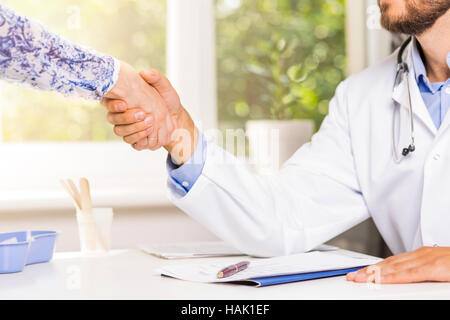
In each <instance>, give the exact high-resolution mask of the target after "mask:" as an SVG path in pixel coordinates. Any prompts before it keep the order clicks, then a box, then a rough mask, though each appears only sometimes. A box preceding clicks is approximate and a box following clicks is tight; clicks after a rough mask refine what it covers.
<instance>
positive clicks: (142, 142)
mask: <svg viewBox="0 0 450 320" xmlns="http://www.w3.org/2000/svg"><path fill="white" fill-rule="evenodd" d="M140 75H141V77H142V79H144V80H145V81H146V82H147V83H148V85H151V86H152V87H153V88H155V89H156V91H157V92H158V94H159V95H160V96H161V98H162V99H163V101H164V102H165V105H166V106H167V112H168V114H169V116H170V118H171V122H172V123H173V126H174V130H173V132H172V134H171V135H170V137H169V139H168V141H167V143H166V144H163V145H162V146H163V147H164V148H165V149H166V150H167V151H168V152H169V153H170V155H171V156H172V160H174V162H176V163H178V164H180V165H181V164H183V163H184V162H186V161H187V160H189V159H190V158H191V156H192V154H193V153H194V150H195V148H196V146H197V143H198V131H197V129H196V128H195V125H194V122H193V121H192V118H191V117H190V115H189V114H188V112H187V111H186V110H185V109H184V107H183V106H182V104H181V101H180V98H179V96H178V93H177V92H176V91H175V89H174V88H173V87H172V85H171V83H170V81H169V80H168V79H167V78H166V77H165V76H163V75H162V74H161V73H160V72H159V71H157V70H149V71H142V72H141V73H140ZM104 105H105V106H106V108H107V109H108V110H109V111H110V112H109V113H108V116H107V118H108V121H109V122H110V123H111V124H113V125H114V132H115V133H116V134H117V135H118V136H120V137H123V139H124V141H125V142H126V143H128V144H131V145H132V146H133V148H134V149H136V150H139V151H141V150H145V149H152V150H154V149H155V148H153V147H152V146H151V145H150V143H149V141H148V138H147V136H148V135H149V132H154V131H153V130H154V129H153V127H154V126H155V125H157V123H158V121H161V120H158V119H155V118H153V117H149V116H148V115H145V114H143V111H142V110H140V109H128V105H127V103H126V102H125V101H123V100H108V101H105V103H104ZM119 106H122V107H121V108H122V109H125V110H126V109H128V110H127V111H125V112H118V111H119V109H120V107H119ZM157 137H158V140H159V133H158V134H157Z"/></svg>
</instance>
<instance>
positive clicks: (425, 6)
mask: <svg viewBox="0 0 450 320" xmlns="http://www.w3.org/2000/svg"><path fill="white" fill-rule="evenodd" d="M391 2H395V1H390V0H385V1H383V0H378V4H379V6H380V9H381V25H382V26H383V27H384V28H385V29H387V30H388V31H391V32H395V33H404V34H408V35H415V36H417V35H421V34H423V33H424V32H425V31H427V30H428V29H429V28H431V27H432V26H433V25H434V23H435V22H436V21H437V20H438V19H439V18H440V17H441V16H443V15H444V14H445V13H446V12H447V11H448V10H449V9H450V0H403V1H400V2H403V3H404V8H403V9H402V11H403V12H402V13H398V12H395V11H396V8H394V7H395V6H396V4H395V3H391ZM397 2H398V0H397ZM397 5H398V3H397Z"/></svg>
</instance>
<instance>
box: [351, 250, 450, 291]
mask: <svg viewBox="0 0 450 320" xmlns="http://www.w3.org/2000/svg"><path fill="white" fill-rule="evenodd" d="M347 280H349V281H354V282H376V283H386V284H388V283H412V282H424V281H438V282H450V248H439V247H436V248H435V247H423V248H421V249H419V250H416V251H413V252H408V253H404V254H401V255H398V256H393V257H390V258H387V259H386V260H384V261H382V262H380V263H378V264H376V265H374V266H370V267H367V268H365V269H362V270H359V271H357V272H352V273H349V274H348V275H347Z"/></svg>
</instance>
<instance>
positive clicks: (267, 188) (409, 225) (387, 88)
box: [106, 0, 450, 283]
mask: <svg viewBox="0 0 450 320" xmlns="http://www.w3.org/2000/svg"><path fill="white" fill-rule="evenodd" d="M379 2H380V3H379V4H380V7H381V11H382V24H383V26H384V27H385V28H386V29H388V30H390V31H393V32H401V33H405V34H408V35H412V36H413V37H412V39H411V40H410V41H409V42H406V43H405V44H404V46H403V47H402V48H401V50H397V52H395V53H394V54H393V55H392V56H391V57H389V58H388V59H386V60H385V61H384V62H382V63H380V64H378V65H376V66H374V67H372V68H370V69H368V70H366V71H364V72H362V73H360V74H358V75H355V76H352V77H350V78H349V79H347V80H345V81H344V82H343V83H341V84H340V85H339V86H338V88H337V90H336V95H335V97H334V98H333V100H332V101H331V104H330V111H329V114H328V116H327V117H326V118H325V120H324V122H323V124H322V127H321V129H320V131H319V132H318V133H317V134H316V135H315V136H314V137H313V138H312V141H311V143H309V144H307V145H305V146H303V147H302V148H301V149H300V150H298V152H297V153H296V154H295V155H294V156H293V157H292V158H291V159H290V160H289V161H288V162H287V163H286V164H285V165H284V167H283V168H282V169H281V170H280V171H279V173H278V174H276V175H274V176H258V175H255V174H253V173H252V172H251V171H249V170H248V169H247V168H246V166H245V165H244V164H242V163H241V162H239V161H238V160H237V159H236V158H235V157H234V156H232V155H231V154H228V153H227V152H226V151H224V150H223V149H221V148H220V147H218V146H217V145H215V144H214V143H211V142H208V141H206V139H205V138H204V136H203V135H202V134H199V133H198V132H197V130H196V129H195V126H194V123H193V122H192V120H191V118H190V117H189V115H188V113H187V112H186V111H185V109H184V108H183V107H182V105H181V103H180V100H179V98H178V95H177V94H176V92H175V90H174V89H173V88H172V87H171V85H170V83H169V82H168V80H167V79H166V78H165V77H163V76H162V75H160V74H159V73H158V72H156V71H154V70H153V71H147V72H141V76H142V77H143V78H144V79H145V80H146V81H147V82H148V83H150V84H152V85H153V86H154V87H155V88H156V90H157V91H158V92H159V93H160V94H161V96H162V98H163V99H164V100H165V101H166V103H167V104H168V105H169V107H170V113H171V114H172V118H173V119H174V122H175V123H176V127H177V128H178V132H181V134H180V135H178V136H175V137H174V139H173V140H172V142H171V143H170V144H169V145H167V146H166V149H167V150H168V151H169V153H170V154H171V156H172V157H169V159H168V171H169V176H170V178H169V188H170V198H171V200H172V201H173V202H174V204H175V205H177V206H178V207H179V208H181V209H182V210H183V211H185V212H186V213H188V214H189V215H190V216H192V217H193V218H194V219H196V220H197V221H199V222H200V223H202V224H203V225H204V226H206V227H207V228H209V229H210V230H212V231H213V232H214V233H215V234H216V235H218V236H219V237H220V238H222V239H224V240H226V241H227V242H229V243H231V244H233V245H234V246H236V247H237V248H239V249H240V250H242V251H243V252H246V253H248V254H252V255H257V256H278V255H286V254H292V253H298V252H305V251H308V250H311V249H313V248H314V247H316V246H318V245H320V244H322V243H324V242H326V241H327V240H329V239H331V238H333V237H335V236H337V235H339V234H340V233H342V232H344V231H346V230H348V229H349V228H351V227H353V226H355V225H357V224H359V223H361V222H362V221H364V220H366V219H368V218H369V217H372V218H373V220H374V221H375V224H376V225H377V227H378V229H379V231H380V233H381V234H382V236H383V238H384V239H385V241H386V243H387V244H388V246H389V247H390V249H391V250H392V251H393V252H394V253H395V254H397V256H394V257H391V258H388V259H387V260H385V261H383V262H381V263H380V264H379V265H377V266H376V267H375V268H374V267H371V268H366V269H364V270H362V271H359V272H357V273H352V274H349V275H348V276H347V279H348V280H350V281H357V282H365V281H368V279H370V280H373V279H375V280H376V281H377V282H380V283H407V282H421V281H450V248H449V247H450V196H449V192H450V165H449V163H450V116H447V117H446V113H447V110H448V109H449V107H450V79H449V78H450V69H449V68H450V2H449V1H448V0H380V1H379ZM117 103H122V102H120V101H109V102H107V103H106V105H107V107H108V109H109V110H111V111H114V110H115V109H114V108H115V105H116V104H117ZM134 112H138V111H136V110H129V111H127V112H125V113H114V112H111V113H109V114H108V120H109V121H110V122H111V123H113V124H115V125H116V127H115V132H116V133H117V134H118V135H120V136H123V137H124V139H125V140H126V141H127V142H129V143H130V144H133V147H134V148H135V149H138V150H142V149H145V148H147V146H146V144H145V140H144V142H142V141H140V138H142V137H143V136H145V134H142V132H140V131H141V126H142V124H141V123H139V122H137V123H135V120H134V118H133V114H134ZM191 141H194V143H193V144H192V147H191ZM374 271H376V274H375V277H373V276H374V275H373V274H371V273H372V272H374Z"/></svg>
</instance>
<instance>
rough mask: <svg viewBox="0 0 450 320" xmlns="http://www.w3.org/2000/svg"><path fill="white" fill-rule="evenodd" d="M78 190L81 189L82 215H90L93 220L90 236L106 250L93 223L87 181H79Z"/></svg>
mask: <svg viewBox="0 0 450 320" xmlns="http://www.w3.org/2000/svg"><path fill="white" fill-rule="evenodd" d="M80 189H81V203H82V206H83V213H84V214H85V215H90V216H91V219H92V220H93V221H92V223H93V224H94V226H95V228H94V232H95V235H92V237H94V238H95V239H97V242H98V243H100V245H101V246H102V247H103V249H105V250H107V249H108V248H107V246H106V244H105V240H104V239H103V237H102V235H101V234H100V232H98V230H97V226H96V224H95V221H94V216H93V210H92V198H91V188H90V186H89V181H88V179H86V178H81V179H80Z"/></svg>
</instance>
